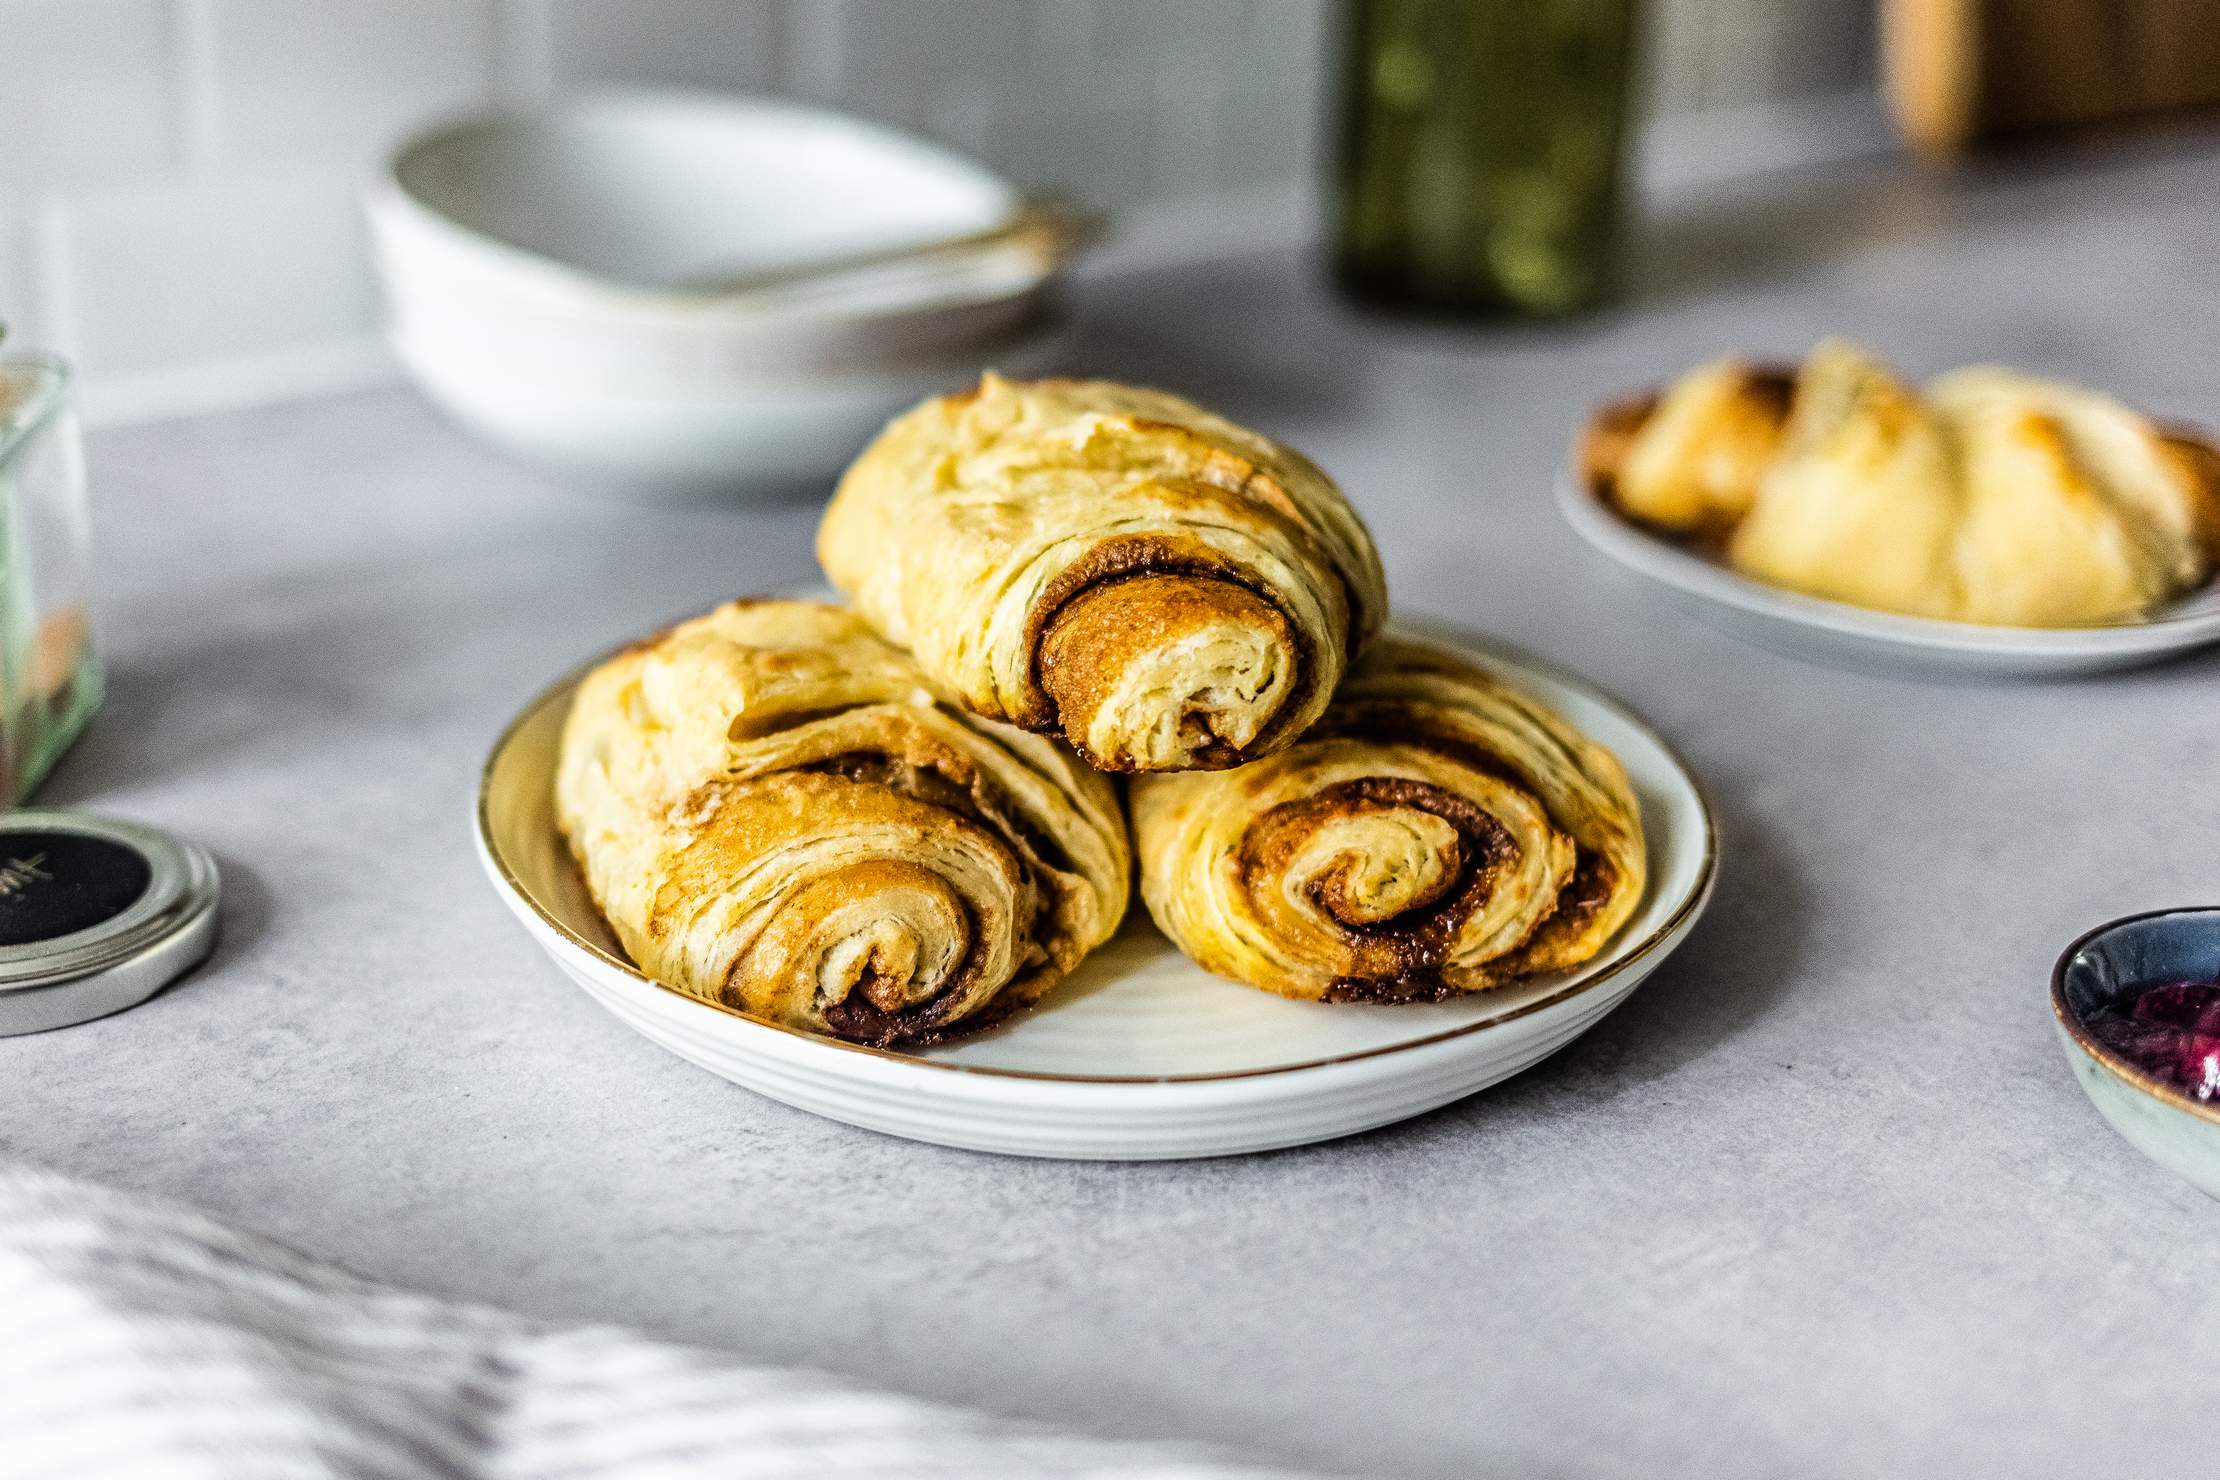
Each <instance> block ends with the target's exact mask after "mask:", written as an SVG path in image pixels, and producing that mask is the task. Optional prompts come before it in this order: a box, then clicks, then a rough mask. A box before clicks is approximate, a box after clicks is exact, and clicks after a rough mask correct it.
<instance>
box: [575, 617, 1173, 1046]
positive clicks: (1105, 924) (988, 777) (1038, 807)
mask: <svg viewBox="0 0 2220 1480" xmlns="http://www.w3.org/2000/svg"><path fill="white" fill-rule="evenodd" d="M556 813H557V817H558V820H559V821H560V823H561V825H562V829H563V832H564V835H565V836H566V837H567V838H568V839H569V841H570V846H571V850H572V852H573V853H574V854H575V855H576V857H577V859H578V862H579V866H580V868H581V869H582V870H583V872H584V874H585V878H586V883H587V885H588V887H589V888H590V890H591V891H592V893H593V897H594V899H595V901H596V903H598V904H599V905H600V907H601V910H602V913H603V914H604V915H605V916H606V917H607V919H608V921H609V923H610V925H611V926H612V927H613V928H614V929H615V931H616V933H617V937H618V939H619V940H620V941H621V942H622V943H623V945H624V948H625V949H626V950H627V951H628V952H630V953H631V955H632V958H633V960H634V961H636V962H637V963H638V964H639V966H640V967H641V969H642V970H644V971H646V972H648V973H649V974H651V975H653V976H655V977H657V978H659V979H661V980H663V981H666V982H669V983H670V984H672V985H673V986H676V987H679V988H681V989H682V990H684V991H687V992H690V993H692V994H694V995H695V996H698V997H703V998H706V999H708V1000H710V1001H713V1002H718V1003H722V1004H723V1005H725V1006H727V1007H732V1008H737V1009H739V1010H741V1011H744V1012H748V1013H752V1014H755V1015H756V1016H759V1017H764V1018H769V1019H772V1020H773V1021H776V1022H781V1023H786V1024H789V1025H791V1026H794V1027H798V1028H809V1029H813V1030H815V1031H817V1032H820V1033H829V1034H832V1035H834V1036H836V1037H840V1038H846V1039H850V1040H853V1041H856V1042H861V1043H870V1044H880V1045H884V1044H892V1043H904V1044H923V1043H929V1042H933V1041H936V1040H938V1039H942V1038H945V1037H948V1036H949V1035H951V1034H954V1033H958V1032H963V1031H968V1030H971V1029H974V1028H978V1027H981V1026H984V1025H985V1024H987V1023H990V1022H993V1021H995V1020H997V1019H999V1018H1001V1017H1002V1016H1004V1015H1006V1014H1007V1013H1008V1012H1010V1011H1011V1010H1013V1009H1015V1008H1018V1007H1021V1006H1023V1005H1025V1004H1027V1003H1029V1002H1032V1001H1033V1000H1034V999H1036V998H1038V997H1039V996H1040V995H1041V993H1042V992H1044V991H1046V990H1047V989H1048V987H1049V986H1050V985H1051V984H1053V983H1054V982H1055V981H1056V980H1057V979H1058V978H1059V977H1061V976H1062V975H1063V974H1064V973H1065V972H1067V971H1069V970H1070V969H1071V967H1072V966H1073V964H1074V963H1076V962H1077V961H1078V960H1079V958H1080V957H1082V956H1084V955H1085V954H1086V953H1087V952H1088V951H1090V950H1092V949H1093V948H1094V947H1095V946H1097V945H1100V944H1101V943H1102V942H1103V941H1104V940H1106V939H1108V938H1109V936H1110V934H1111V932H1112V931H1114V930H1115V929H1116V928H1117V925H1118V921H1119V919H1120V917H1121V916H1122V915H1123V914H1124V913H1125V906H1126V897H1127V888H1128V884H1127V875H1128V873H1129V871H1130V868H1131V854H1130V847H1129V844H1128V842H1127V838H1126V832H1125V824H1124V821H1123V819H1122V818H1121V816H1120V814H1119V809H1118V799H1117V796H1116V794H1115V793H1114V791H1113V790H1112V788H1111V786H1110V784H1109V782H1108V781H1107V780H1105V779H1104V778H1103V777H1101V776H1099V775H1097V774H1095V773H1094V772H1093V771H1090V770H1088V769H1087V768H1086V767H1084V766H1082V765H1080V764H1078V762H1077V761H1076V760H1074V759H1073V758H1072V757H1071V756H1070V755H1069V754H1067V753H1066V752H1065V751H1064V750H1063V749H1062V748H1061V747H1059V746H1058V745H1056V744H1055V743H1054V742H1053V741H1050V740H1045V739H1042V738H1040V737H1038V736H1035V735H1029V734H1026V733H1025V732H1023V731H1020V730H1015V729H1011V728H1009V727H1007V726H1003V725H997V724H992V723H988V722H986V721H983V720H979V719H976V718H974V717H972V716H971V715H968V714H965V713H963V712H962V711H961V710H959V709H957V708H956V707H955V706H953V705H951V704H949V703H947V702H945V701H944V700H943V699H942V698H941V697H939V696H938V695H937V694H936V693H935V692H934V691H933V690H932V688H931V686H930V685H929V684H928V683H927V681H926V680H925V677H924V675H922V674H921V673H919V672H918V670H917V667H916V665H915V664H914V663H912V662H911V661H910V660H909V658H908V657H907V656H906V655H905V654H903V653H901V652H899V651H897V650H896V649H894V648H892V647H889V646H888V645H887V644H886V643H884V642H882V641H880V640H879V639H878V638H877V637H875V636H873V635H872V633H871V632H870V630H869V629H868V628H867V627H865V625H864V624H863V622H862V621H861V620H860V619H858V618H857V617H855V616H854V615H853V614H851V613H849V612H847V611H845V610H842V609H841V608H838V607H833V606H826V605H821V604H818V603H815V602H804V601H741V602H733V603H731V604H729V605H726V606H722V607H719V608H718V609H717V610H715V611H713V612H711V613H709V614H708V615H707V616H703V617H697V618H695V619H694V620H692V621H689V622H685V623H682V624H681V625H679V626H678V627H675V628H673V629H672V630H671V631H669V632H667V633H665V634H663V635H662V636H660V637H657V638H654V639H652V640H650V641H648V642H645V643H642V644H640V645H639V646H637V647H635V648H633V649H631V650H629V651H627V652H625V653H622V654H620V655H618V656H617V657H615V658H612V659H610V660H609V661H608V662H606V663H604V664H602V665H601V666H600V667H598V668H596V669H595V670H593V672H591V673H590V674H588V675H587V676H586V678H585V680H584V681H583V682H582V683H580V684H579V686H578V693H577V697H576V698H575V699H574V700H573V702H572V706H571V712H570V717H569V720H568V722H567V723H566V725H565V727H564V730H563V740H562V750H561V756H560V760H559V763H558V769H557V773H556Z"/></svg>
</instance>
